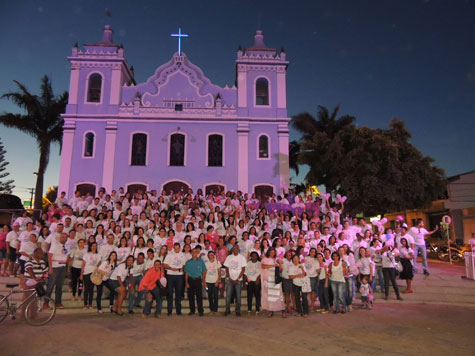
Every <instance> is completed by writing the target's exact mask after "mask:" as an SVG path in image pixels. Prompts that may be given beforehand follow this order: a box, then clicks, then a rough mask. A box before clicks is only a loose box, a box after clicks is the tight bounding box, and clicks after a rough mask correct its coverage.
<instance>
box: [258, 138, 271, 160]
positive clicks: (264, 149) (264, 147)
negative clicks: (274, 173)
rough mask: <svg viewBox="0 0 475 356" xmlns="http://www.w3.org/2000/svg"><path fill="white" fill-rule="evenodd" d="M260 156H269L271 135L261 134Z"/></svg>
mask: <svg viewBox="0 0 475 356" xmlns="http://www.w3.org/2000/svg"><path fill="white" fill-rule="evenodd" d="M259 158H269V137H267V136H266V135H261V136H259Z"/></svg>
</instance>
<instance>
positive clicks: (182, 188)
mask: <svg viewBox="0 0 475 356" xmlns="http://www.w3.org/2000/svg"><path fill="white" fill-rule="evenodd" d="M188 188H189V186H188V184H186V183H183V182H179V181H172V182H168V183H167V184H165V185H164V186H163V190H165V191H166V192H167V194H170V191H171V190H173V191H174V192H175V193H176V192H183V193H185V194H186V193H187V192H188Z"/></svg>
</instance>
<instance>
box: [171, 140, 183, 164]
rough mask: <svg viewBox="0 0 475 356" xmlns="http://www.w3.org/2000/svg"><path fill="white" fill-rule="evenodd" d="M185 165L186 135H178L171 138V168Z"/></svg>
mask: <svg viewBox="0 0 475 356" xmlns="http://www.w3.org/2000/svg"><path fill="white" fill-rule="evenodd" d="M184 165H185V135H182V134H179V133H176V134H173V135H171V136H170V166H184Z"/></svg>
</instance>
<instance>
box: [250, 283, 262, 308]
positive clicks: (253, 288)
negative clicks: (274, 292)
mask: <svg viewBox="0 0 475 356" xmlns="http://www.w3.org/2000/svg"><path fill="white" fill-rule="evenodd" d="M252 297H255V298H256V311H257V312H258V311H259V310H261V284H260V283H257V282H248V283H247V310H249V311H251V310H252Z"/></svg>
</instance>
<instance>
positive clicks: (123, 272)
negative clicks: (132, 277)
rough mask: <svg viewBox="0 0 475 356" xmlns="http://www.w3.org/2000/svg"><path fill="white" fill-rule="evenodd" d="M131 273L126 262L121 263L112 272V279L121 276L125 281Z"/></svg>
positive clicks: (114, 279) (115, 279)
mask: <svg viewBox="0 0 475 356" xmlns="http://www.w3.org/2000/svg"><path fill="white" fill-rule="evenodd" d="M129 273H130V271H129V269H128V268H127V266H126V265H125V262H123V263H121V264H119V265H118V266H117V267H116V268H115V269H114V270H113V271H112V273H111V276H110V279H112V280H113V281H117V277H120V279H121V281H122V282H124V281H125V279H126V278H127V276H128V274H129Z"/></svg>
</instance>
